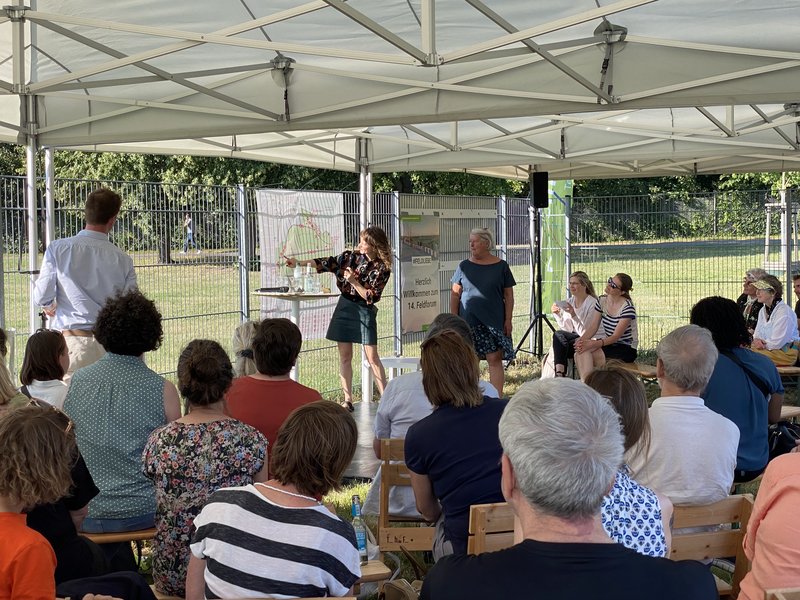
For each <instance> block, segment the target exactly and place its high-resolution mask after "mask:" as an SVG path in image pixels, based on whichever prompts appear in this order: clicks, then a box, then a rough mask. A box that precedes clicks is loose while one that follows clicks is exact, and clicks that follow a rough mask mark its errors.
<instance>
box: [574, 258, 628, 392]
mask: <svg viewBox="0 0 800 600" xmlns="http://www.w3.org/2000/svg"><path fill="white" fill-rule="evenodd" d="M631 290H633V280H632V279H631V278H630V276H629V275H626V274H625V273H617V274H616V275H614V276H613V277H609V278H608V285H606V289H605V294H603V295H602V296H600V298H598V299H597V302H595V305H594V310H595V315H594V319H593V321H592V323H591V324H588V325H587V326H586V330H585V331H584V333H583V335H581V337H580V338H578V339H577V340H576V341H575V364H576V365H577V367H578V371H579V372H580V374H581V379H582V380H583V381H586V378H587V377H588V376H589V373H591V372H592V370H593V369H594V368H595V367H599V366H601V365H603V364H605V362H606V360H607V359H611V358H613V359H616V360H621V361H622V362H634V361H635V360H636V347H637V346H638V345H639V334H638V328H637V326H636V308H635V307H634V306H633V300H631V295H630V292H631Z"/></svg>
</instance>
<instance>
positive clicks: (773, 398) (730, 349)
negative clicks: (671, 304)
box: [689, 296, 783, 482]
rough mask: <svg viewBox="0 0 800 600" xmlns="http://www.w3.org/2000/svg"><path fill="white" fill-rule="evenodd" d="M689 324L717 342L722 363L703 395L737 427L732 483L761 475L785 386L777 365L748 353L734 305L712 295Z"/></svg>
mask: <svg viewBox="0 0 800 600" xmlns="http://www.w3.org/2000/svg"><path fill="white" fill-rule="evenodd" d="M689 320H690V322H691V323H693V324H694V325H699V326H700V327H705V328H706V329H708V330H709V331H710V332H711V336H712V337H713V338H714V345H715V346H716V347H717V350H718V351H719V358H718V359H717V363H716V365H715V366H714V373H713V374H712V375H711V379H710V380H709V382H708V385H707V386H706V388H705V390H704V391H703V392H702V393H701V396H702V397H703V400H704V402H705V403H706V406H707V407H708V408H710V409H711V410H713V411H714V412H716V413H719V414H721V415H722V416H723V417H727V418H728V419H730V420H731V421H733V422H734V423H735V424H736V426H737V427H738V428H739V447H738V450H737V452H736V473H735V475H734V479H733V480H734V482H742V481H750V480H751V479H754V478H755V477H757V476H758V475H760V474H761V473H762V472H763V471H764V469H765V468H766V466H767V461H768V460H769V439H768V426H769V423H776V422H778V421H779V420H780V418H781V405H782V404H783V384H782V383H781V377H780V375H779V374H778V370H777V369H776V368H775V364H774V363H773V362H772V361H771V360H769V359H768V358H767V357H766V356H762V355H761V354H758V353H756V352H753V351H751V350H750V349H748V348H747V346H749V345H750V334H749V333H748V331H747V327H746V325H745V322H744V318H743V317H742V313H741V311H740V310H739V308H738V307H737V306H736V304H735V303H734V302H733V300H729V299H728V298H722V297H720V296H712V297H710V298H703V299H702V300H700V302H698V303H697V304H695V305H694V307H692V312H691V316H690V318H689Z"/></svg>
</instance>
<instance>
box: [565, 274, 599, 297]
mask: <svg viewBox="0 0 800 600" xmlns="http://www.w3.org/2000/svg"><path fill="white" fill-rule="evenodd" d="M573 277H574V278H575V279H577V280H578V281H580V282H581V285H582V286H583V287H585V288H586V293H587V294H589V295H590V296H591V297H592V298H594V299H595V300H596V299H597V292H595V291H594V285H593V284H592V280H591V279H589V276H588V275H587V274H586V272H585V271H575V272H574V273H573V274H572V275H570V276H569V278H570V279H572V278H573Z"/></svg>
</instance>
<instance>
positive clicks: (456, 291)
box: [450, 283, 464, 315]
mask: <svg viewBox="0 0 800 600" xmlns="http://www.w3.org/2000/svg"><path fill="white" fill-rule="evenodd" d="M463 289H464V288H463V287H461V286H460V285H459V284H457V283H454V284H453V287H451V288H450V312H451V313H452V314H454V315H457V314H458V305H459V304H460V303H461V291H462V290H463Z"/></svg>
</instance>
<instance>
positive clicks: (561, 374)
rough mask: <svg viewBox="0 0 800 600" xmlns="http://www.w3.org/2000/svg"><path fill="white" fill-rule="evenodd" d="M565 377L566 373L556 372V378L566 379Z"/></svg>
mask: <svg viewBox="0 0 800 600" xmlns="http://www.w3.org/2000/svg"><path fill="white" fill-rule="evenodd" d="M566 376H567V372H566V371H556V377H566Z"/></svg>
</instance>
